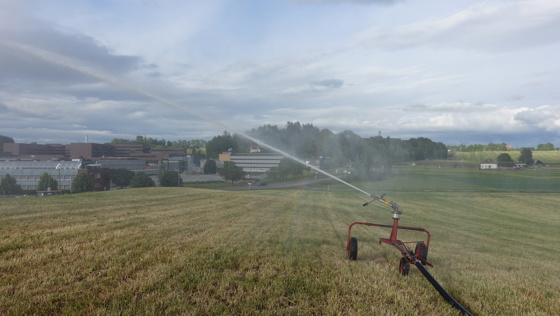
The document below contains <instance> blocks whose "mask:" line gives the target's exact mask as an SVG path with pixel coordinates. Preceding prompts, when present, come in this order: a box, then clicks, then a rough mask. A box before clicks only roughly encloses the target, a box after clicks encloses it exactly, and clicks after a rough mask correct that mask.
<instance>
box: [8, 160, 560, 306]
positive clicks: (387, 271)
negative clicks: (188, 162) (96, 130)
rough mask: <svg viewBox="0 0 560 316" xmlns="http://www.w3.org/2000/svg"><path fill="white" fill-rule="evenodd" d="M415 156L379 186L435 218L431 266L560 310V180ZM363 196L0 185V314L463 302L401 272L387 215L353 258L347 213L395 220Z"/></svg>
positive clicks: (496, 297)
mask: <svg viewBox="0 0 560 316" xmlns="http://www.w3.org/2000/svg"><path fill="white" fill-rule="evenodd" d="M415 167H421V168H416V169H413V167H409V166H404V167H402V168H396V169H395V173H396V177H394V178H392V179H389V180H385V181H382V182H379V183H374V184H372V185H371V186H369V187H367V189H368V190H373V191H372V193H379V194H381V193H384V192H388V193H389V195H388V196H387V198H388V199H390V200H394V201H396V202H399V203H400V204H402V205H403V206H404V214H403V216H402V219H401V222H400V224H401V225H404V226H419V227H424V228H426V229H428V230H429V231H430V232H431V234H432V244H431V247H430V250H429V255H428V260H429V261H431V262H433V263H434V265H435V267H434V268H429V271H430V272H431V273H432V274H433V275H434V277H435V278H436V279H437V280H438V281H439V282H440V283H441V284H442V285H443V286H444V287H445V288H446V289H447V290H448V291H449V292H450V293H451V294H452V295H453V296H454V297H455V298H456V299H457V300H458V301H459V302H460V303H461V304H462V305H463V306H465V307H467V308H468V309H469V310H471V311H472V312H473V313H475V314H477V315H558V314H560V267H559V266H558V264H557V257H558V249H557V248H556V247H557V245H558V241H559V240H560V212H559V211H558V205H560V196H559V195H558V194H557V193H558V189H557V187H556V191H554V188H555V186H554V185H552V184H551V185H549V186H548V187H547V188H546V189H539V190H536V191H531V190H529V191H527V192H524V191H520V189H519V188H517V189H515V190H510V189H509V188H503V189H494V188H495V187H496V186H498V184H499V183H505V182H503V181H502V182H500V181H498V180H497V179H500V178H503V177H508V176H509V175H504V174H501V173H499V172H497V173H493V174H492V173H485V174H484V175H482V174H481V173H475V172H474V171H470V170H464V169H457V170H456V169H445V170H441V169H444V168H436V167H431V168H430V167H424V166H414V168H415ZM409 169H410V170H409ZM524 171H529V170H522V172H524ZM485 177H488V178H485ZM512 177H515V179H528V180H527V181H533V180H532V179H541V180H543V181H544V180H547V181H551V182H552V183H554V182H555V181H556V182H557V181H558V179H557V178H555V177H556V176H555V175H553V174H551V173H550V172H548V173H539V174H531V173H526V174H524V175H523V174H521V173H518V174H514V176H512ZM461 178H463V179H467V180H460V179H461ZM472 179H477V181H478V182H477V181H474V182H473V180H472ZM483 179H486V180H487V181H483ZM492 179H494V180H493V181H494V182H495V183H492V184H488V183H490V182H492V181H490V180H492ZM517 181H521V180H517ZM496 183H498V184H496ZM520 183H521V182H520ZM360 185H365V184H360ZM453 186H455V187H453ZM516 186H519V185H516ZM333 188H334V185H333ZM488 188H491V189H490V190H489V189H488ZM366 200H367V196H365V195H363V194H361V193H359V192H356V191H346V190H344V191H343V190H251V191H248V190H246V191H217V190H206V189H194V188H152V189H134V190H133V189H128V190H118V191H111V192H100V193H87V194H76V195H66V196H52V197H22V198H4V199H0V274H1V278H0V314H2V315H28V314H36V315H45V314H71V315H75V314H87V315H90V314H124V315H143V314H152V315H153V314H187V315H189V314H190V315H217V314H218V315H220V314H223V315H225V314H227V315H232V314H233V315H254V314H264V315H309V314H326V315H457V314H458V313H457V311H456V310H454V309H453V308H452V307H451V306H450V305H449V304H448V303H447V302H445V301H444V300H443V298H441V297H440V295H439V294H438V293H437V292H436V291H435V290H434V289H433V288H432V286H431V285H430V284H429V283H428V281H427V280H425V279H424V277H423V276H422V275H421V273H420V272H419V271H417V270H416V269H415V268H414V267H412V268H411V273H410V275H409V276H407V277H403V276H400V275H399V274H398V260H399V258H400V254H399V253H398V251H397V250H396V249H394V248H393V247H391V246H389V245H385V244H383V245H380V244H378V243H377V240H378V238H379V237H388V235H389V230H387V229H383V228H371V227H360V226H357V227H356V228H354V229H353V235H354V236H356V237H357V238H358V239H359V253H358V260H357V261H355V262H352V261H349V260H348V259H347V258H346V249H345V245H346V237H347V229H348V225H349V224H350V223H352V222H354V221H371V222H378V223H390V222H391V214H390V209H389V208H387V207H385V206H383V205H380V204H375V205H373V206H369V207H362V206H361V204H362V203H363V202H365V201H366ZM399 237H400V239H402V240H417V239H418V238H422V237H423V235H422V234H420V235H418V234H416V233H411V232H406V231H402V232H401V234H400V236H399Z"/></svg>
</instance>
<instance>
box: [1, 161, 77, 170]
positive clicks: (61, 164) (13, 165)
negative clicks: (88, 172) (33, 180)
mask: <svg viewBox="0 0 560 316" xmlns="http://www.w3.org/2000/svg"><path fill="white" fill-rule="evenodd" d="M81 165H82V162H81V161H20V160H16V161H0V169H80V167H81Z"/></svg>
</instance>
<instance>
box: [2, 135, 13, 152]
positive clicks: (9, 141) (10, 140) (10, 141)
mask: <svg viewBox="0 0 560 316" xmlns="http://www.w3.org/2000/svg"><path fill="white" fill-rule="evenodd" d="M13 142H14V139H13V138H11V137H8V136H4V135H0V152H1V151H3V149H4V144H5V143H13Z"/></svg>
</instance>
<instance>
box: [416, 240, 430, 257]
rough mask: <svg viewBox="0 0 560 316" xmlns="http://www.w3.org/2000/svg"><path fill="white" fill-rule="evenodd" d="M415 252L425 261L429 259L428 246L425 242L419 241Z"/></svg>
mask: <svg viewBox="0 0 560 316" xmlns="http://www.w3.org/2000/svg"><path fill="white" fill-rule="evenodd" d="M414 254H415V255H416V258H419V259H422V260H424V261H426V260H428V247H427V246H426V244H425V243H423V242H418V243H417V244H416V248H415V249H414Z"/></svg>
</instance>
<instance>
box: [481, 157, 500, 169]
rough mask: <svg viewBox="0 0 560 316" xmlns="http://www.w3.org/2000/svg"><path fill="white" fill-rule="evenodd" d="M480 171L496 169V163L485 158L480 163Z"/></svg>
mask: <svg viewBox="0 0 560 316" xmlns="http://www.w3.org/2000/svg"><path fill="white" fill-rule="evenodd" d="M480 169H498V163H497V162H495V161H494V160H492V159H490V158H487V159H486V160H484V161H483V162H481V163H480Z"/></svg>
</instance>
